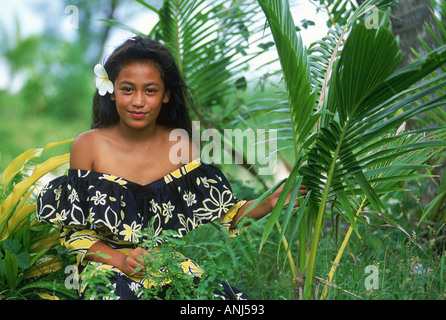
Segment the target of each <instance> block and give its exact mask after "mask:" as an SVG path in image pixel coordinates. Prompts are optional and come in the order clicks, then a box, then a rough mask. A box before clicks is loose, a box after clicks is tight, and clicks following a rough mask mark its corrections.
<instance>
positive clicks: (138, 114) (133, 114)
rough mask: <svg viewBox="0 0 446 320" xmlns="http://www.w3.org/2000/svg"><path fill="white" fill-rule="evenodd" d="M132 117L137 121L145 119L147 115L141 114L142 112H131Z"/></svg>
mask: <svg viewBox="0 0 446 320" xmlns="http://www.w3.org/2000/svg"><path fill="white" fill-rule="evenodd" d="M130 115H131V116H132V117H133V118H136V119H141V118H143V117H144V116H145V115H146V114H145V113H144V112H143V113H141V112H130Z"/></svg>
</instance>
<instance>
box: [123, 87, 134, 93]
mask: <svg viewBox="0 0 446 320" xmlns="http://www.w3.org/2000/svg"><path fill="white" fill-rule="evenodd" d="M121 90H122V91H124V92H132V88H130V87H124V88H122V89H121Z"/></svg>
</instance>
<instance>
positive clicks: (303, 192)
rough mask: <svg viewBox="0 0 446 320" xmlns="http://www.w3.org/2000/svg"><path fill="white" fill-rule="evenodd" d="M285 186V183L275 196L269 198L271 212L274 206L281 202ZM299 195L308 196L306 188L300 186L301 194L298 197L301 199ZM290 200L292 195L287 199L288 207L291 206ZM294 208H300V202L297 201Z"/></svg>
mask: <svg viewBox="0 0 446 320" xmlns="http://www.w3.org/2000/svg"><path fill="white" fill-rule="evenodd" d="M284 184H285V183H283V184H282V185H281V186H280V187H279V188H278V189H277V190H276V191H274V193H273V194H271V195H270V196H269V197H268V200H269V203H270V206H271V210H272V209H273V208H274V206H275V205H276V204H277V201H278V200H279V196H280V193H281V192H282V190H283V186H284ZM299 194H301V195H306V194H307V189H306V188H305V186H302V185H301V186H300V189H299V193H298V197H299ZM290 198H291V193H290V194H289V195H288V197H287V199H286V200H285V205H288V204H289V202H290ZM293 206H294V207H297V206H299V201H297V200H296V202H295V203H294V204H293Z"/></svg>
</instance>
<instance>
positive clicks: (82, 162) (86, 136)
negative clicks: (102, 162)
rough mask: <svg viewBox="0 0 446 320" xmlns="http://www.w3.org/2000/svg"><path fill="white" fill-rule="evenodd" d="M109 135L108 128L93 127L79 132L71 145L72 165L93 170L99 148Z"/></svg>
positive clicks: (76, 167)
mask: <svg viewBox="0 0 446 320" xmlns="http://www.w3.org/2000/svg"><path fill="white" fill-rule="evenodd" d="M107 136H108V134H107V130H106V129H92V130H89V131H85V132H83V133H81V134H79V135H78V136H77V137H76V138H75V139H74V141H73V143H72V145H71V156H70V167H71V168H75V169H83V170H93V169H94V163H95V158H96V155H97V153H98V150H100V149H101V145H103V143H104V141H105V140H106V137H107Z"/></svg>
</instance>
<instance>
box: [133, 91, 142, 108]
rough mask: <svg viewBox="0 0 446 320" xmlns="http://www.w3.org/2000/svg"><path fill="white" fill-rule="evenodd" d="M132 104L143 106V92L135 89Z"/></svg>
mask: <svg viewBox="0 0 446 320" xmlns="http://www.w3.org/2000/svg"><path fill="white" fill-rule="evenodd" d="M132 105H133V106H134V107H144V98H143V93H142V92H138V91H136V92H135V94H134V95H133V100H132Z"/></svg>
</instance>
